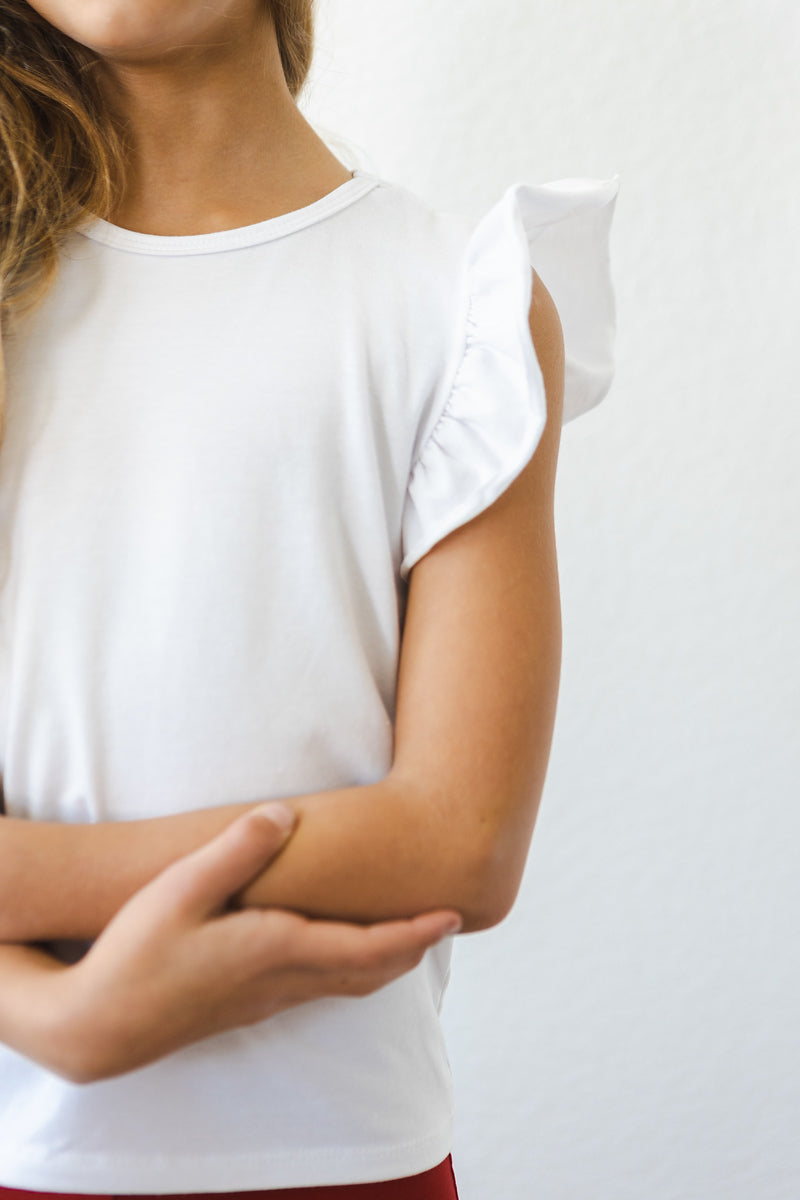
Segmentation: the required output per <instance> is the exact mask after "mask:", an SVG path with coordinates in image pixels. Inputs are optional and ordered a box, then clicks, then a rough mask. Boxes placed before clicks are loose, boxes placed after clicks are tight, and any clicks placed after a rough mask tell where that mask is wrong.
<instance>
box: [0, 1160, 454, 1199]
mask: <svg viewBox="0 0 800 1200" xmlns="http://www.w3.org/2000/svg"><path fill="white" fill-rule="evenodd" d="M178 1195H180V1200H458V1191H457V1190H456V1177H455V1175H454V1174H453V1161H452V1157H451V1156H450V1155H449V1154H448V1156H447V1158H446V1159H445V1160H444V1161H443V1162H440V1163H439V1165H438V1167H433V1168H432V1169H431V1170H430V1171H423V1172H422V1174H421V1175H407V1176H406V1177H405V1178H404V1179H386V1180H383V1181H382V1182H381V1183H343V1184H337V1185H335V1186H333V1187H301V1188H267V1189H266V1190H264V1191H255V1192H193V1193H191V1194H189V1193H184V1192H181V1193H175V1192H173V1193H167V1194H165V1195H163V1196H154V1195H152V1194H150V1195H146V1196H142V1195H134V1193H132V1192H125V1193H124V1194H123V1193H120V1194H118V1195H113V1196H112V1195H104V1196H102V1197H100V1196H99V1195H98V1194H97V1193H95V1194H93V1195H87V1196H84V1195H80V1196H79V1195H77V1194H76V1193H75V1192H70V1193H67V1192H32V1191H29V1190H26V1189H22V1188H7V1187H0V1200H176V1197H177V1196H178Z"/></svg>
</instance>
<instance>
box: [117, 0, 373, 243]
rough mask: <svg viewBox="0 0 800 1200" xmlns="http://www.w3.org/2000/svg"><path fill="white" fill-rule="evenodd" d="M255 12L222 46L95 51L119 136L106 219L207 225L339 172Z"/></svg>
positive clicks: (249, 214) (261, 212) (301, 201)
mask: <svg viewBox="0 0 800 1200" xmlns="http://www.w3.org/2000/svg"><path fill="white" fill-rule="evenodd" d="M262 12H263V13H266V17H265V16H263V15H262V16H261V18H260V19H259V20H258V22H257V24H256V25H255V26H253V27H250V26H248V27H247V28H244V27H243V26H242V27H240V28H239V29H238V30H237V33H236V34H235V35H234V36H233V37H231V36H230V34H228V36H227V40H225V41H223V42H221V43H217V44H206V45H200V46H189V47H182V48H178V49H177V50H176V51H174V52H172V53H170V54H169V55H162V56H161V57H158V58H155V59H148V60H147V61H143V60H141V59H140V60H138V61H136V60H133V59H128V60H127V61H120V60H119V59H115V60H111V59H109V58H108V57H106V59H105V60H104V62H103V66H102V69H103V83H104V89H105V91H106V94H107V95H108V98H109V103H110V104H111V105H112V106H113V107H114V109H115V110H116V112H117V113H118V115H119V117H120V118H121V121H122V124H123V125H124V127H125V130H126V140H127V143H128V157H127V162H126V172H127V173H126V189H125V195H124V198H123V200H122V201H121V203H120V204H119V205H118V206H117V208H116V210H115V211H114V213H112V214H111V215H110V219H111V220H112V221H113V222H114V223H116V224H120V225H123V226H125V227H126V228H136V227H140V231H141V232H158V233H163V234H169V233H178V234H180V233H184V232H186V233H208V232H213V231H214V230H215V229H217V228H219V229H225V228H232V227H234V226H235V225H241V224H251V223H255V222H256V221H259V220H265V219H267V218H268V217H270V216H274V215H278V214H279V213H280V212H285V211H290V210H292V209H295V208H299V207H302V206H303V205H305V204H310V203H312V202H313V201H314V200H316V199H318V198H319V197H320V196H322V195H325V194H326V192H328V191H331V190H333V188H335V187H337V186H339V184H341V183H343V182H344V181H345V180H346V179H348V178H349V177H350V172H349V171H348V170H347V169H346V168H345V167H344V166H343V164H342V163H341V162H339V160H338V159H337V158H336V157H335V156H334V155H333V154H332V153H331V151H330V150H328V148H327V146H326V145H325V143H324V142H323V141H322V139H321V138H320V137H319V136H318V134H317V133H316V132H315V131H314V130H313V128H312V127H311V125H310V124H309V123H308V121H307V120H306V119H305V117H304V116H303V114H302V113H301V112H300V110H299V108H298V107H297V105H296V103H295V101H294V99H293V97H292V95H291V93H290V92H289V89H288V87H287V85H286V80H285V77H284V74H283V68H282V65H281V61H280V53H279V50H278V44H277V39H276V37H275V32H274V28H273V26H272V22H271V20H270V19H269V17H268V6H266V5H265V6H264V7H263V10H262ZM156 227H157V228H156Z"/></svg>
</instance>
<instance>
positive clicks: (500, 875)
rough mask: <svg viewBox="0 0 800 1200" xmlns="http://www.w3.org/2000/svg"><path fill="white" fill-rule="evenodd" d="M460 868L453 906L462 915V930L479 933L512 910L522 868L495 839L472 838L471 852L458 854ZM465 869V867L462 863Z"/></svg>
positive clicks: (503, 918)
mask: <svg viewBox="0 0 800 1200" xmlns="http://www.w3.org/2000/svg"><path fill="white" fill-rule="evenodd" d="M460 861H461V864H462V869H461V871H460V872H459V878H458V880H457V881H456V884H455V887H454V889H453V890H454V893H455V894H456V895H457V897H458V901H459V902H457V903H455V904H453V905H452V907H453V908H456V909H457V910H458V911H459V912H460V913H461V916H462V918H463V921H464V924H463V927H462V931H461V932H462V933H478V932H480V931H481V930H484V929H492V928H494V926H495V925H499V924H500V923H501V922H502V921H504V920H505V919H506V917H507V916H508V915H509V913H510V912H511V909H512V908H513V907H514V902H515V901H516V898H517V894H518V892H519V887H520V883H521V881H522V870H521V868H520V866H519V864H518V862H516V861H511V860H510V859H509V857H508V856H507V855H506V854H504V853H503V852H502V850H501V847H500V844H499V842H498V841H497V840H494V839H490V838H486V839H485V840H483V841H482V840H479V839H477V838H476V839H473V846H472V849H471V852H470V853H469V854H466V855H464V856H462V857H461V860H460ZM465 863H466V864H468V869H467V870H464V869H463V866H464V864H465Z"/></svg>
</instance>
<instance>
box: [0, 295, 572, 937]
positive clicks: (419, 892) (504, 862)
mask: <svg viewBox="0 0 800 1200" xmlns="http://www.w3.org/2000/svg"><path fill="white" fill-rule="evenodd" d="M530 327H531V333H532V337H533V342H534V346H535V349H536V352H537V356H538V359H539V362H540V365H541V368H542V373H543V376H544V380H545V390H546V393H547V403H548V421H547V426H546V428H545V430H544V433H543V435H542V437H541V439H540V442H539V445H538V446H537V448H536V451H535V453H534V455H533V458H532V459H531V462H530V463H529V464H528V465H527V466H526V467H525V469H524V470H523V471H522V472H521V473H520V475H519V476H518V477H517V479H515V480H514V481H513V483H512V484H511V485H510V486H509V488H508V489H507V490H506V491H505V492H504V493H503V495H501V496H500V497H499V498H498V499H497V500H496V501H495V503H494V504H492V505H491V506H490V507H489V508H488V509H486V510H485V511H484V512H482V513H480V514H479V515H478V516H477V517H475V518H474V519H473V520H472V521H469V522H468V523H467V524H465V525H463V526H461V527H459V528H458V529H456V530H454V531H453V532H452V533H451V534H449V535H448V536H447V537H445V538H443V539H442V540H441V541H440V542H439V543H438V544H437V545H435V546H434V547H433V548H432V549H431V550H430V551H429V552H428V554H426V555H425V556H424V558H422V559H421V560H420V561H419V562H418V563H417V565H416V566H415V567H414V569H413V571H412V573H411V579H410V584H409V596H408V604H407V608H406V621H405V628H404V634H403V646H402V652H401V661H400V669H399V676H398V692H397V713H396V727H395V756H394V763H393V766H392V769H391V772H390V773H389V775H388V776H387V778H386V779H385V780H381V781H380V782H378V783H376V784H372V785H367V786H363V787H351V788H341V789H336V790H333V791H327V792H321V793H315V794H312V795H307V796H298V797H293V798H290V799H289V800H288V803H290V804H291V806H292V807H294V808H295V809H296V810H297V811H298V812H299V813H300V814H301V817H302V820H301V822H300V826H299V829H298V832H297V834H296V836H295V837H294V838H293V839H292V842H291V844H290V845H289V847H288V848H287V850H286V851H285V852H284V854H282V855H281V858H280V860H279V861H278V862H277V863H275V864H274V865H273V866H270V867H269V869H268V870H266V871H264V872H263V873H262V874H261V875H260V876H259V877H258V878H257V879H256V880H255V881H254V882H253V883H252V884H250V885H249V886H248V887H247V888H246V889H244V891H243V892H242V893H241V901H242V903H243V904H245V905H253V906H259V907H262V906H279V907H283V908H290V909H295V910H297V911H298V912H302V913H304V914H306V915H309V916H321V917H332V918H337V919H339V920H355V921H375V920H381V919H385V918H392V917H400V916H409V915H411V914H414V913H420V912H423V911H426V910H429V909H433V908H449V909H456V910H458V911H459V912H461V913H462V915H463V917H464V930H465V932H469V931H471V930H477V929H484V928H488V927H490V926H492V925H494V924H497V923H498V922H499V921H500V920H502V919H503V917H504V916H505V915H506V914H507V912H508V911H509V909H510V907H511V905H512V904H513V901H514V899H515V897H516V893H517V890H518V887H519V883H520V881H521V877H522V871H523V868H524V864H525V859H526V857H527V852H528V847H529V844H530V839H531V836H532V833H533V826H534V822H535V819H536V814H537V811H538V805H539V799H540V796H541V792H542V788H543V786H544V779H545V774H546V770H547V762H548V758H549V753H550V745H551V741H552V733H553V727H554V722H555V711H556V701H557V695H558V682H559V673H560V663H561V614H560V596H559V588H558V571H557V564H556V551H555V531H554V520H553V517H554V512H553V500H554V490H555V474H556V460H557V455H558V447H559V441H560V432H561V406H562V403H563V386H564V350H563V339H562V333H561V324H560V321H559V318H558V314H557V312H556V310H555V306H554V305H553V302H552V299H551V298H550V295H549V293H548V292H547V290H546V289H545V287H544V285H543V284H542V282H541V280H540V279H539V278H538V276H536V275H535V274H534V286H533V293H532V304H531V312H530ZM250 807H253V805H248V804H236V805H225V806H222V807H220V808H214V809H208V810H198V811H195V812H191V813H184V814H178V815H174V816H168V817H159V818H155V819H152V820H145V821H132V822H105V823H102V824H99V825H88V826H63V825H47V826H43V825H38V827H37V823H31V822H25V821H13V820H10V819H8V818H6V819H5V820H4V821H0V880H2V882H0V937H5V938H6V939H8V940H32V939H35V938H42V937H93V936H95V935H96V934H97V933H98V932H99V930H100V929H102V928H103V927H104V925H105V924H106V923H107V921H108V920H109V919H110V918H111V916H112V915H113V914H114V913H115V912H116V911H117V909H118V908H119V907H120V906H121V905H122V904H123V903H124V902H125V900H126V899H128V897H129V896H131V895H132V894H133V892H135V891H136V890H137V889H138V888H139V887H141V886H142V885H143V884H144V883H146V882H147V881H148V880H149V879H151V878H152V877H153V876H154V875H155V874H157V873H158V872H159V871H160V870H161V869H162V868H163V867H165V866H166V865H168V864H169V863H170V862H172V861H174V859H175V858H177V857H180V856H182V855H184V854H186V853H189V852H190V851H192V850H194V849H196V848H197V847H198V846H200V845H202V844H203V843H204V842H206V841H208V839H209V838H211V837H213V836H214V835H215V834H216V833H218V832H219V831H220V829H222V828H224V827H225V826H226V825H227V824H229V823H230V822H231V821H233V820H234V819H235V818H236V817H237V816H238V815H240V814H241V813H242V812H244V811H246V810H247V809H248V808H250ZM15 898H16V901H17V902H16V903H14V900H15ZM2 914H6V915H5V917H4V916H3V915H2Z"/></svg>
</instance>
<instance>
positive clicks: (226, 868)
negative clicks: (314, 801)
mask: <svg viewBox="0 0 800 1200" xmlns="http://www.w3.org/2000/svg"><path fill="white" fill-rule="evenodd" d="M296 824H297V816H296V814H295V813H294V811H293V810H292V809H291V808H290V807H289V806H288V805H284V804H280V803H277V802H272V803H270V804H262V805H259V807H258V808H254V809H250V811H249V812H246V813H244V814H243V815H242V816H241V817H237V819H236V820H235V821H232V822H231V824H230V825H228V826H227V828H226V829H223V831H222V833H219V834H217V836H216V837H215V838H212V839H211V841H210V842H206V844H205V845H204V846H201V847H200V848H199V849H198V850H195V851H193V852H192V853H191V854H186V855H184V857H183V858H180V859H178V860H177V861H176V862H174V863H173V864H172V866H171V867H170V868H169V871H170V886H171V888H172V897H173V900H174V901H175V903H176V904H177V905H178V906H179V907H180V908H181V909H182V911H183V912H185V913H191V914H192V915H194V916H196V917H198V918H200V919H202V918H204V917H207V916H210V915H211V914H212V913H214V912H217V911H218V910H219V909H220V908H221V907H223V906H224V904H225V903H226V901H227V900H228V899H229V897H230V896H232V895H233V894H234V893H235V892H238V891H240V890H241V889H242V888H245V887H247V885H248V884H249V883H251V882H252V880H253V879H255V878H256V876H258V875H260V873H261V871H263V869H264V868H265V867H266V866H267V865H268V864H269V863H270V862H271V861H272V860H273V859H274V858H275V857H276V856H277V854H278V852H279V851H280V850H281V849H282V847H283V846H284V845H285V844H286V842H287V840H288V839H289V837H290V836H291V834H292V832H293V831H294V828H295V827H296Z"/></svg>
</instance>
